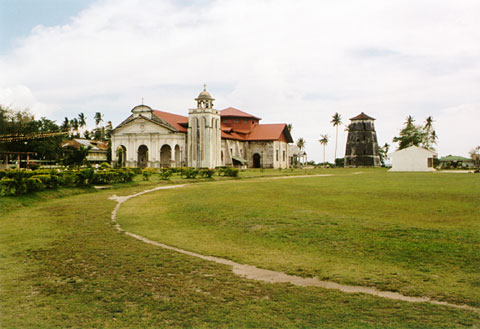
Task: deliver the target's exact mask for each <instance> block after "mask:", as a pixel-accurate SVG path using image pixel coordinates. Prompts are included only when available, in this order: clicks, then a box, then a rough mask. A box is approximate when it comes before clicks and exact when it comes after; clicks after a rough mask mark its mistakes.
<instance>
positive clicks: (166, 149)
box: [160, 144, 172, 168]
mask: <svg viewBox="0 0 480 329" xmlns="http://www.w3.org/2000/svg"><path fill="white" fill-rule="evenodd" d="M171 159H172V148H171V147H170V145H168V144H165V145H163V146H162V148H161V149H160V167H162V168H168V167H170V160H171Z"/></svg>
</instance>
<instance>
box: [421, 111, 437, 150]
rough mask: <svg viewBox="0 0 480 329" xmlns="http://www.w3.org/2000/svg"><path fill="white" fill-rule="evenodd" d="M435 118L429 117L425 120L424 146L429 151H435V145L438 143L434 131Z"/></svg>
mask: <svg viewBox="0 0 480 329" xmlns="http://www.w3.org/2000/svg"><path fill="white" fill-rule="evenodd" d="M433 122H434V120H433V117H432V116H429V117H428V118H427V119H425V126H423V130H424V132H425V143H424V146H425V148H426V149H428V150H433V145H434V144H436V143H437V134H436V132H435V130H434V129H433Z"/></svg>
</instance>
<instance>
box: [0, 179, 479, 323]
mask: <svg viewBox="0 0 480 329" xmlns="http://www.w3.org/2000/svg"><path fill="white" fill-rule="evenodd" d="M322 172H325V173H332V174H335V175H336V176H332V177H311V178H292V179H278V180H266V179H256V178H255V179H240V180H234V181H217V182H203V183H199V184H192V185H190V186H188V187H186V188H183V189H178V190H167V191H158V192H152V193H151V194H145V195H143V196H141V197H138V198H135V199H131V200H129V201H127V202H126V203H125V204H123V205H122V208H120V212H119V221H120V223H121V224H122V226H123V227H124V228H125V229H128V230H130V231H133V232H135V233H138V234H142V235H145V236H147V237H149V238H151V239H154V240H157V241H160V242H165V243H168V244H172V245H175V246H179V247H182V248H185V249H189V250H193V251H196V252H200V253H205V254H212V255H218V256H222V257H226V258H230V259H234V260H236V261H238V262H243V263H249V264H253V265H257V266H259V267H263V268H271V269H276V270H281V271H285V272H288V273H294V274H298V275H303V276H313V275H317V276H319V277H320V278H322V279H328V280H332V281H336V282H345V283H353V284H364V285H370V286H377V287H379V288H382V289H388V290H398V291H401V292H403V293H407V294H411V295H428V296H432V297H435V298H438V299H443V300H447V301H451V302H455V303H467V304H469V305H473V306H478V305H479V301H478V296H479V286H480V281H479V274H478V273H479V267H478V266H479V265H478V264H479V256H478V252H477V251H478V249H479V248H478V247H479V241H480V237H479V219H478V218H477V217H478V216H476V214H478V210H479V205H478V200H479V192H478V191H479V187H480V177H477V176H476V175H466V174H465V175H455V174H448V175H442V174H411V175H406V174H388V173H385V172H384V171H383V170H367V171H366V173H365V174H361V175H352V173H353V171H349V170H320V171H319V172H318V173H322ZM247 174H248V172H246V173H242V175H247ZM264 174H265V172H264V173H263V174H262V176H263V175H264ZM267 174H268V175H274V174H276V172H275V171H269V172H268V173H267ZM158 183H159V182H156V181H150V182H134V183H133V184H129V185H127V186H120V187H119V186H116V187H114V189H113V190H106V191H94V190H92V189H88V190H77V189H72V190H60V191H55V192H42V193H39V194H37V195H30V196H23V197H19V198H2V200H0V203H1V205H0V206H1V210H0V259H1V261H0V327H2V328H55V327H57V328H64V327H98V328H107V327H112V328H119V327H331V328H339V327H344V328H351V327H362V328H374V327H392V328H394V327H410V328H428V327H429V328H438V327H445V328H451V327H472V326H473V327H478V326H480V316H479V315H478V314H477V313H474V312H471V311H466V310H458V309H452V308H448V307H444V306H435V305H429V304H425V303H406V302H400V301H393V300H388V299H382V298H377V297H373V296H367V295H363V294H345V293H341V292H337V291H332V290H325V289H321V288H301V287H294V286H291V285H287V284H266V283H260V282H256V281H251V280H245V279H242V278H240V277H238V276H236V275H234V274H232V272H231V269H230V268H229V267H228V266H223V265H219V264H215V263H211V262H207V261H203V260H200V259H196V258H193V257H190V256H185V255H181V254H177V253H174V252H170V251H166V250H162V249H160V248H157V247H154V246H150V245H147V244H145V243H142V242H140V241H137V240H135V239H133V238H131V237H128V236H125V235H124V234H121V233H118V232H117V231H116V230H115V228H114V227H113V225H112V223H111V221H110V214H111V211H112V210H113V207H114V206H115V203H114V202H113V201H110V200H108V197H109V196H110V195H112V194H118V195H129V194H132V193H134V192H139V191H142V190H143V189H146V188H149V187H150V186H154V185H157V184H158Z"/></svg>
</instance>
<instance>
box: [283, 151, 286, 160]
mask: <svg viewBox="0 0 480 329" xmlns="http://www.w3.org/2000/svg"><path fill="white" fill-rule="evenodd" d="M285 156H286V155H285V151H283V161H285Z"/></svg>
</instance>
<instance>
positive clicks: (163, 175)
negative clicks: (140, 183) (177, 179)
mask: <svg viewBox="0 0 480 329" xmlns="http://www.w3.org/2000/svg"><path fill="white" fill-rule="evenodd" d="M172 169H173V168H163V169H162V170H161V171H160V179H164V180H169V179H170V177H171V176H172V174H173V170H172Z"/></svg>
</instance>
